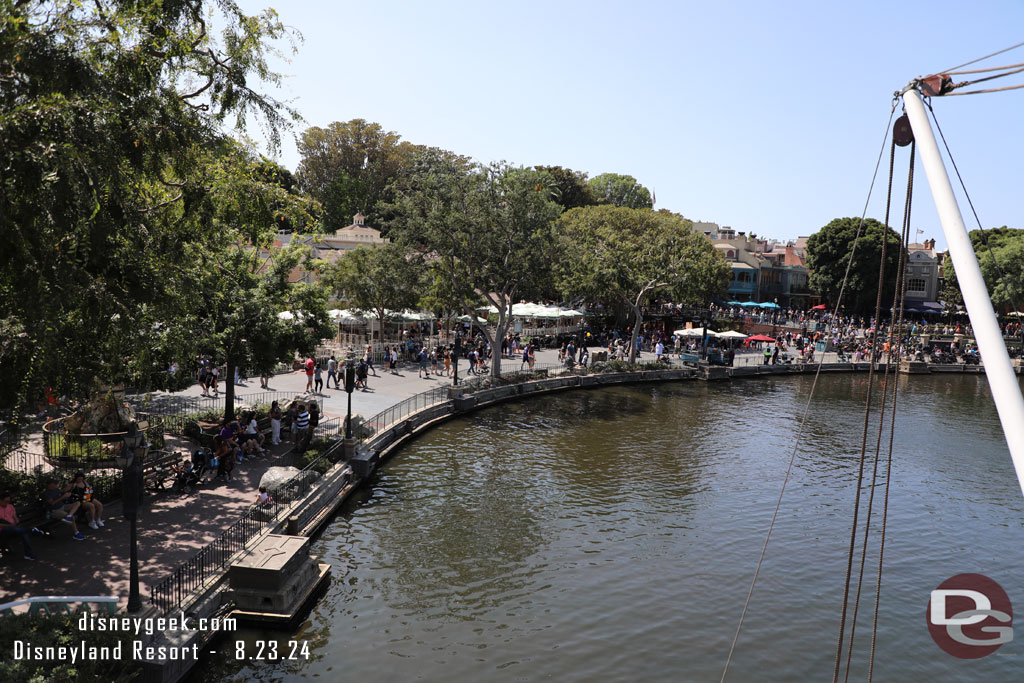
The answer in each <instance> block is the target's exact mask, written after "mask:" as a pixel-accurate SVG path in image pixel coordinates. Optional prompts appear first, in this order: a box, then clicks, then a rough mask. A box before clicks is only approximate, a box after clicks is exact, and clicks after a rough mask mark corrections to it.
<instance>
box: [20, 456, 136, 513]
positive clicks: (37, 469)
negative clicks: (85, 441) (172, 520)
mask: <svg viewBox="0 0 1024 683" xmlns="http://www.w3.org/2000/svg"><path fill="white" fill-rule="evenodd" d="M77 472H84V473H85V475H86V478H87V480H88V482H89V484H90V486H92V489H93V493H94V495H95V496H96V497H97V498H98V499H99V500H101V501H104V502H106V501H109V500H112V499H115V498H120V497H121V470H119V469H117V468H114V467H109V466H106V467H91V466H90V464H89V463H88V462H80V461H76V460H74V459H68V458H58V457H52V456H47V455H44V454H42V453H34V452H31V451H27V450H24V449H15V450H12V451H8V452H7V453H5V454H3V455H0V490H4V491H7V492H8V493H10V494H11V497H12V499H13V500H14V502H15V503H16V504H17V506H18V509H19V510H22V509H30V508H35V507H36V506H37V505H38V504H39V503H40V501H41V499H42V497H43V490H44V489H45V488H46V482H47V480H48V479H50V478H55V479H57V481H58V483H59V484H60V485H61V486H63V485H65V484H67V483H69V482H70V481H71V480H72V479H73V478H74V475H75V474H76V473H77Z"/></svg>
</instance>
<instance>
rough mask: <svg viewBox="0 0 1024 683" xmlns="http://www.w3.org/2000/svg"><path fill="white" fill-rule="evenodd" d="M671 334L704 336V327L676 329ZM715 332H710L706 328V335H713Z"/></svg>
mask: <svg viewBox="0 0 1024 683" xmlns="http://www.w3.org/2000/svg"><path fill="white" fill-rule="evenodd" d="M672 334H674V335H676V336H677V337H703V336H704V328H703V327H694V328H691V329H688V330H676V331H675V332H673V333H672ZM716 334H717V333H715V332H712V331H711V330H708V336H709V337H714V336H715V335H716Z"/></svg>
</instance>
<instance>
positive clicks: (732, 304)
mask: <svg viewBox="0 0 1024 683" xmlns="http://www.w3.org/2000/svg"><path fill="white" fill-rule="evenodd" d="M725 305H726V306H742V305H743V304H741V303H740V302H739V301H727V302H725Z"/></svg>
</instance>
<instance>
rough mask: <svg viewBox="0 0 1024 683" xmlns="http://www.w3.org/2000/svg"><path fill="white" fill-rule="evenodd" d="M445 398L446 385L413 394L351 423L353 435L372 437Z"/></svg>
mask: <svg viewBox="0 0 1024 683" xmlns="http://www.w3.org/2000/svg"><path fill="white" fill-rule="evenodd" d="M447 400H448V387H447V386H441V387H435V388H433V389H430V390H428V391H424V392H422V393H419V394H415V395H414V396H410V397H409V398H407V399H405V400H404V401H402V402H400V403H396V404H395V405H393V406H391V407H390V408H386V409H385V410H382V411H380V412H379V413H377V414H376V415H374V416H372V417H369V418H366V419H365V420H363V421H362V422H361V423H359V424H353V426H352V433H353V436H355V437H356V438H358V439H359V440H360V441H365V440H367V439H369V438H372V437H373V436H374V435H375V434H378V433H379V432H382V431H385V430H387V429H390V428H391V427H392V426H394V425H396V424H398V423H399V422H401V421H402V420H404V419H406V418H407V417H408V416H409V415H411V414H413V413H415V412H418V411H420V410H423V409H424V408H429V407H430V406H434V405H437V404H438V403H444V402H445V401H447Z"/></svg>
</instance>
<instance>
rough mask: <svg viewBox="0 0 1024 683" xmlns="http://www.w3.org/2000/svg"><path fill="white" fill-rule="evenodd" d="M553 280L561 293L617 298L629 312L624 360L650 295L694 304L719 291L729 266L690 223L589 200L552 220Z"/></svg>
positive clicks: (597, 298)
mask: <svg viewBox="0 0 1024 683" xmlns="http://www.w3.org/2000/svg"><path fill="white" fill-rule="evenodd" d="M556 234H557V251H558V253H559V259H558V262H557V266H556V269H555V272H556V279H557V281H558V282H559V284H560V285H561V287H562V290H563V291H564V292H565V294H566V296H567V297H568V296H573V295H583V296H586V297H588V298H589V299H591V300H594V301H604V302H606V303H610V304H615V303H620V304H624V305H625V306H627V307H628V308H629V309H630V310H631V311H632V312H633V315H634V325H633V339H632V342H631V344H630V362H632V361H633V359H634V358H635V353H636V338H637V334H638V332H639V329H640V326H641V324H642V323H643V310H642V309H643V306H644V305H645V304H647V303H648V302H650V301H652V300H653V299H654V297H663V298H666V299H670V300H672V301H675V302H680V303H689V304H697V303H702V302H706V301H708V300H709V299H710V298H711V297H714V296H716V295H717V294H719V293H721V292H722V291H723V290H724V289H725V287H726V285H727V284H728V281H729V264H728V263H726V261H725V259H724V258H723V257H722V256H721V254H719V253H718V252H717V251H716V250H715V248H714V246H712V244H711V242H710V241H709V240H708V239H707V238H705V237H704V235H701V234H697V233H694V232H693V224H692V223H691V222H690V221H688V220H686V219H684V218H683V217H682V216H679V215H677V214H673V213H670V212H668V211H651V210H650V209H631V208H628V207H617V206H608V205H602V206H588V207H583V208H578V209H573V210H571V211H568V212H566V213H565V214H563V215H562V217H561V218H560V219H559V220H558V222H557V224H556Z"/></svg>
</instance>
